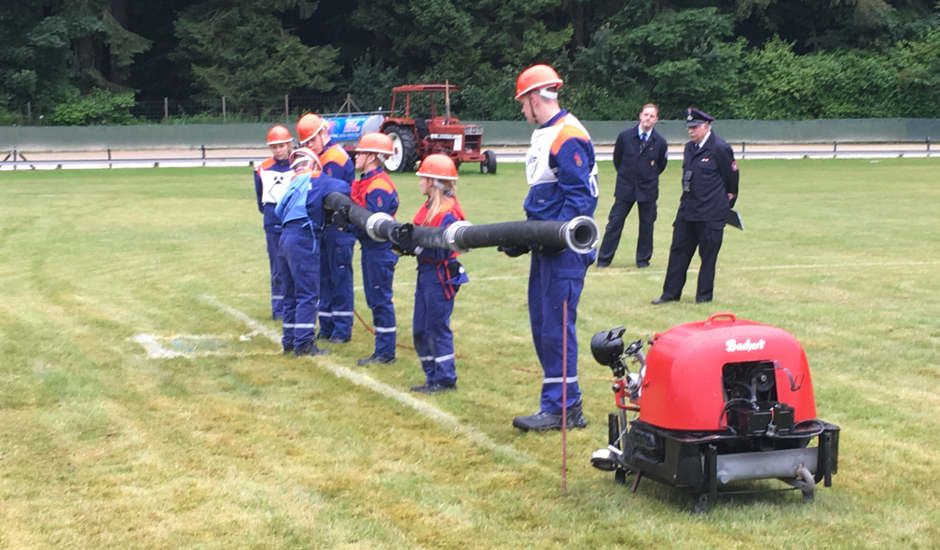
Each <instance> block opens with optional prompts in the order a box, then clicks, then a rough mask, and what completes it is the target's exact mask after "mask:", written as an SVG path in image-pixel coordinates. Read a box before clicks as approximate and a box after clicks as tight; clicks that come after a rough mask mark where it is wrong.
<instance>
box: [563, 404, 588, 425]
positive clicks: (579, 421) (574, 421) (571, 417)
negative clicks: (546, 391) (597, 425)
mask: <svg viewBox="0 0 940 550" xmlns="http://www.w3.org/2000/svg"><path fill="white" fill-rule="evenodd" d="M567 416H568V420H567V422H565V427H566V428H586V427H587V419H586V418H584V412H583V411H582V410H581V405H575V406H574V407H571V408H570V409H568V415H567Z"/></svg>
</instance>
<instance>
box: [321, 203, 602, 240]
mask: <svg viewBox="0 0 940 550" xmlns="http://www.w3.org/2000/svg"><path fill="white" fill-rule="evenodd" d="M323 204H324V205H326V206H327V207H328V208H330V209H332V210H336V211H338V212H343V213H345V214H346V217H347V218H348V219H349V221H350V222H352V223H353V224H354V225H356V227H359V228H360V229H362V230H363V231H365V232H366V233H367V234H368V235H369V237H371V238H372V239H374V240H376V241H391V242H393V243H395V244H400V243H399V242H398V240H397V239H396V235H398V234H400V233H399V232H400V231H401V229H400V228H401V227H402V225H403V224H400V223H398V222H397V221H395V219H394V218H392V217H391V216H389V215H388V214H383V213H372V212H370V211H368V210H366V209H365V208H362V207H361V206H359V205H358V204H356V203H354V202H353V201H352V199H350V198H349V197H348V196H347V195H344V194H342V193H335V192H334V193H330V194H328V195H327V196H326V197H324V199H323ZM409 225H410V224H409ZM599 235H600V230H599V229H598V227H597V223H595V222H594V220H593V219H592V218H589V217H587V216H578V217H576V218H573V219H571V220H569V221H567V222H557V221H518V222H502V223H491V224H484V225H473V224H471V223H470V222H457V223H453V224H451V225H449V226H448V227H422V226H416V227H414V228H413V229H412V236H411V238H412V240H413V241H414V242H415V243H417V244H418V245H420V246H422V247H425V248H443V249H448V250H455V251H457V252H466V251H468V250H470V249H471V248H486V247H491V246H505V245H517V246H522V245H524V246H532V245H541V246H545V247H548V248H556V249H565V248H567V249H569V250H571V251H573V252H576V253H578V254H587V253H589V252H590V251H591V250H593V249H594V247H595V246H596V245H597V241H598V237H599Z"/></svg>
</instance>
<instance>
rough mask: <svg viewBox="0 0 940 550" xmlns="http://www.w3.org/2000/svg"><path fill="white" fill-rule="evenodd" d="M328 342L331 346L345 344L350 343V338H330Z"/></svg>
mask: <svg viewBox="0 0 940 550" xmlns="http://www.w3.org/2000/svg"><path fill="white" fill-rule="evenodd" d="M326 341H327V342H329V343H331V344H345V343H346V342H348V341H349V338H340V337H339V336H330V337H329V338H327V339H326Z"/></svg>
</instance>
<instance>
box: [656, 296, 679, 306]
mask: <svg viewBox="0 0 940 550" xmlns="http://www.w3.org/2000/svg"><path fill="white" fill-rule="evenodd" d="M678 301H679V299H678V298H666V297H665V296H660V297H659V298H656V299H655V300H653V301H652V302H650V303H651V304H653V305H654V306H658V305H659V304H665V303H666V302H678Z"/></svg>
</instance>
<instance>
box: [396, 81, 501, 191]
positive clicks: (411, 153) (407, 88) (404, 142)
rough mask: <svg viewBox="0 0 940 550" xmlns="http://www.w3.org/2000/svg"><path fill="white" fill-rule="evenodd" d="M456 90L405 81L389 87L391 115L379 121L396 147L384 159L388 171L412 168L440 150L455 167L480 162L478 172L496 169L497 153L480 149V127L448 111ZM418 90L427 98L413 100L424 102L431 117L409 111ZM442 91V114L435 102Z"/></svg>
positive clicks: (485, 172) (443, 86) (449, 86)
mask: <svg viewBox="0 0 940 550" xmlns="http://www.w3.org/2000/svg"><path fill="white" fill-rule="evenodd" d="M459 89H460V88H458V87H457V86H454V85H452V84H408V85H404V86H396V87H395V88H392V105H391V107H390V109H391V116H388V117H387V118H386V119H385V120H384V121H382V127H381V131H382V132H384V133H386V134H388V136H389V137H391V138H392V143H393V144H394V146H395V155H393V156H392V157H391V158H389V159H388V160H387V161H386V162H385V167H386V168H387V169H388V170H389V171H392V172H406V171H411V170H413V169H414V165H415V162H416V161H419V160H421V159H423V158H424V157H426V156H428V155H430V154H431V153H443V154H445V155H447V156H449V157H450V158H452V159H453V160H454V163H455V164H457V166H458V167H459V166H460V164H461V163H462V162H479V163H480V172H481V173H483V174H492V173H495V172H496V154H495V153H493V151H490V150H486V151H482V150H481V146H482V144H483V127H482V126H480V125H478V124H466V123H463V122H460V119H458V118H457V117H455V116H452V115H451V113H450V92H451V91H453V90H459ZM419 93H420V94H427V98H426V100H425V98H417V97H416V98H415V102H416V103H427V104H428V106H429V107H430V117H425V118H422V117H420V116H417V115H415V114H413V112H412V111H413V110H417V108H416V107H417V106H416V105H412V97H411V96H412V94H419ZM441 93H443V94H444V106H445V107H444V114H443V116H442V115H440V114H438V113H437V108H436V107H437V106H436V103H435V96H437V97H438V98H439V96H438V94H441ZM419 99H420V101H419ZM402 103H404V105H402ZM422 107H423V106H422ZM396 109H400V110H401V112H397V111H396Z"/></svg>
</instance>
